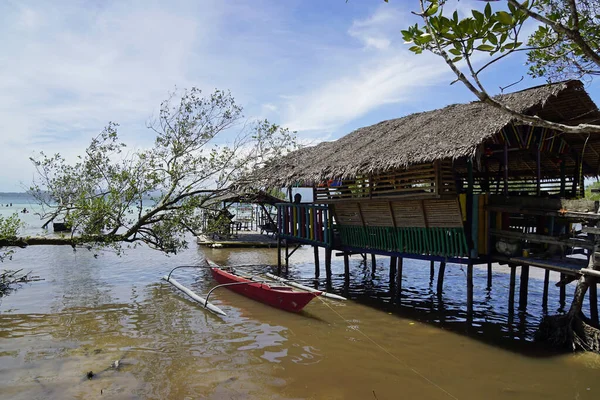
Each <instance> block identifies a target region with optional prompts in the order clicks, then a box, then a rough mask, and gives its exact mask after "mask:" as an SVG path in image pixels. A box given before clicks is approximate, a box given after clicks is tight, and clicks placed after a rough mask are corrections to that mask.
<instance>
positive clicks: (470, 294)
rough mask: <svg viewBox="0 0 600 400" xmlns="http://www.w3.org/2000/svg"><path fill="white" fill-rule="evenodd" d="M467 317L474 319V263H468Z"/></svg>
mask: <svg viewBox="0 0 600 400" xmlns="http://www.w3.org/2000/svg"><path fill="white" fill-rule="evenodd" d="M467 319H469V320H472V319H473V263H472V262H469V264H467Z"/></svg>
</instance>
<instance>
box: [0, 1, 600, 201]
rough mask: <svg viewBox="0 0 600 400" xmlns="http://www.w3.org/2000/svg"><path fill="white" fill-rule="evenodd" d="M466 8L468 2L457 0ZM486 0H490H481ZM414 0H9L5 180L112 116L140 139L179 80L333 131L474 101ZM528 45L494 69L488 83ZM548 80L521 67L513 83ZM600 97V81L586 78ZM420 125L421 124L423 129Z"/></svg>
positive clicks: (324, 136)
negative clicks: (456, 80) (411, 44)
mask: <svg viewBox="0 0 600 400" xmlns="http://www.w3.org/2000/svg"><path fill="white" fill-rule="evenodd" d="M456 4H457V5H456V6H457V7H459V8H460V9H467V8H468V7H469V5H470V4H473V1H465V0H462V1H460V2H458V3H456ZM475 4H477V5H478V6H479V5H481V2H475ZM416 6H417V2H416V1H413V0H408V1H407V0H392V1H391V4H385V3H384V2H383V0H381V1H379V0H351V1H349V2H348V3H346V1H345V0H286V1H281V0H248V1H243V0H231V1H222V0H221V1H219V0H206V1H200V0H195V1H194V0H189V1H169V2H167V1H150V0H146V1H127V2H125V1H79V2H77V1H71V2H67V1H56V2H48V1H37V2H36V1H10V0H9V1H3V2H0V37H1V38H2V40H0V73H1V75H0V76H1V78H0V126H1V128H2V129H1V130H0V132H1V133H0V134H1V135H2V139H3V140H2V143H3V145H2V146H0V168H1V170H2V173H1V174H0V191H21V190H22V189H23V187H27V186H28V185H29V184H30V182H31V181H32V179H33V176H34V169H33V167H32V166H31V163H30V162H29V157H30V156H32V155H34V154H35V153H36V152H38V151H40V150H43V151H45V152H47V153H54V152H61V153H62V154H64V155H65V156H66V157H67V158H73V157H74V156H75V155H77V154H81V153H82V152H83V150H84V149H85V147H86V145H87V144H88V142H89V140H90V139H91V138H92V137H93V136H95V135H96V134H97V133H98V132H100V131H101V130H102V128H103V127H104V126H105V125H106V123H107V122H109V121H115V122H118V123H120V124H121V127H120V131H119V132H120V134H121V136H122V138H123V139H124V140H125V141H126V142H127V143H128V145H130V146H131V147H134V148H135V147H144V146H147V145H148V144H149V143H150V142H151V140H152V139H153V135H152V134H151V132H150V131H148V130H147V129H146V128H145V123H146V122H147V121H148V120H149V119H150V118H151V116H152V115H155V114H156V112H157V109H158V107H159V104H160V102H161V101H162V100H163V99H165V98H166V97H167V96H168V93H169V92H170V91H172V90H173V89H174V88H175V87H177V88H189V87H191V86H197V87H199V88H202V89H204V90H205V91H206V92H211V91H212V90H213V89H214V88H219V89H229V90H231V91H232V93H233V95H234V96H235V97H236V99H237V101H238V103H239V104H241V105H243V106H244V108H245V115H246V116H247V117H258V118H268V119H269V120H271V121H273V122H276V123H279V124H282V125H284V126H287V127H289V128H290V129H292V130H297V131H298V134H299V137H300V138H301V139H302V141H303V142H304V143H316V142H318V141H321V140H333V139H336V138H338V137H340V136H343V135H345V134H347V133H349V132H351V131H352V130H353V129H356V128H358V127H361V126H365V125H369V124H373V123H376V122H379V121H381V120H384V119H389V118H396V117H400V116H403V115H407V114H410V113H413V112H417V111H425V110H430V109H434V108H439V107H442V106H444V105H447V104H451V103H457V102H466V101H471V100H474V97H473V95H471V94H470V93H469V92H468V91H467V90H466V89H465V88H464V87H463V86H461V85H460V84H454V85H452V86H450V85H449V83H450V82H451V81H452V80H453V76H452V74H451V72H450V70H449V69H448V67H447V66H446V65H445V64H444V63H443V62H442V60H441V59H438V58H436V57H435V56H432V55H428V54H426V55H421V56H416V55H413V54H412V53H410V52H409V51H408V50H407V48H408V46H406V45H405V44H404V43H403V40H402V37H401V35H400V30H401V29H404V28H405V27H406V26H407V25H408V24H410V23H413V24H414V23H415V22H417V21H416V20H415V17H414V16H412V15H411V14H410V11H411V10H413V9H415V8H416ZM523 63H524V60H523V59H522V58H516V59H513V60H510V61H509V62H506V63H504V64H502V66H501V67H500V68H496V69H493V70H490V71H489V72H488V75H487V76H486V78H485V81H486V82H487V83H488V84H489V87H490V89H491V90H492V91H493V92H498V87H499V86H504V85H506V84H509V83H511V82H513V81H515V80H518V79H519V78H520V77H521V76H522V75H526V68H525V67H524V65H523ZM542 83H543V81H542V80H536V81H534V80H531V79H525V80H524V82H522V83H521V84H520V85H518V86H516V87H514V89H515V90H518V89H524V88H526V87H528V86H531V85H535V84H542ZM588 91H589V92H590V94H591V95H592V98H593V99H594V100H595V101H596V102H600V88H599V84H598V82H597V81H596V82H594V83H592V84H591V85H589V86H588ZM415 134H418V132H417V133H415Z"/></svg>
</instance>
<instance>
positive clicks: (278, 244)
mask: <svg viewBox="0 0 600 400" xmlns="http://www.w3.org/2000/svg"><path fill="white" fill-rule="evenodd" d="M277 275H281V237H280V236H279V235H277Z"/></svg>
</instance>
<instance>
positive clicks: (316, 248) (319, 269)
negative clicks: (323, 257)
mask: <svg viewBox="0 0 600 400" xmlns="http://www.w3.org/2000/svg"><path fill="white" fill-rule="evenodd" d="M313 247H314V249H315V278H318V277H319V276H320V275H321V267H320V266H319V246H313Z"/></svg>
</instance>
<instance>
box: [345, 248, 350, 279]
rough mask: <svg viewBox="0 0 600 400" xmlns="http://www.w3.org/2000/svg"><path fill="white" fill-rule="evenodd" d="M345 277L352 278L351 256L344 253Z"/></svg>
mask: <svg viewBox="0 0 600 400" xmlns="http://www.w3.org/2000/svg"><path fill="white" fill-rule="evenodd" d="M344 277H345V278H346V279H350V256H349V255H348V253H344Z"/></svg>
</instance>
